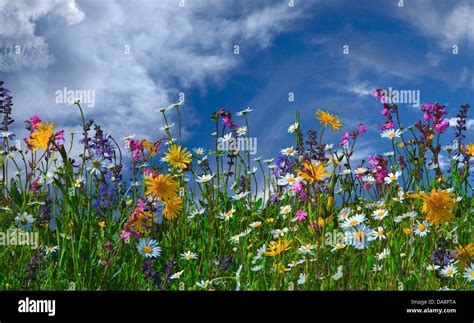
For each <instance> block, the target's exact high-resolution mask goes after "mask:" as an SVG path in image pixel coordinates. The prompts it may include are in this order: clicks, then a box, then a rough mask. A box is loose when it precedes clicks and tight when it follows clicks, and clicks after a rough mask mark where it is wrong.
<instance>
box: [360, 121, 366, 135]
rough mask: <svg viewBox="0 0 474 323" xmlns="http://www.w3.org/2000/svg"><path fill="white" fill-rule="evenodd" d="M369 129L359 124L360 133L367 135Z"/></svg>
mask: <svg viewBox="0 0 474 323" xmlns="http://www.w3.org/2000/svg"><path fill="white" fill-rule="evenodd" d="M366 132H367V127H366V126H365V124H363V123H359V133H366Z"/></svg>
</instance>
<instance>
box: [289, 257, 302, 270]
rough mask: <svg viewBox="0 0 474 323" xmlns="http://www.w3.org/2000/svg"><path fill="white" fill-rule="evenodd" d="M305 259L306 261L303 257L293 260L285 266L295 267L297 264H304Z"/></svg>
mask: <svg viewBox="0 0 474 323" xmlns="http://www.w3.org/2000/svg"><path fill="white" fill-rule="evenodd" d="M305 261H306V260H305V259H300V260H293V261H292V262H290V263H289V264H288V265H287V266H288V267H290V268H293V267H297V266H298V265H301V264H304V263H305Z"/></svg>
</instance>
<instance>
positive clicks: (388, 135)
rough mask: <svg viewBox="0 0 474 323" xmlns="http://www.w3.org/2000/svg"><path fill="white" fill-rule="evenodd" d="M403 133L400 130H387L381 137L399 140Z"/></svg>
mask: <svg viewBox="0 0 474 323" xmlns="http://www.w3.org/2000/svg"><path fill="white" fill-rule="evenodd" d="M402 133H403V131H401V130H400V129H397V130H395V129H387V130H385V131H384V132H382V134H381V135H380V136H381V137H382V138H388V139H393V138H399V137H400V135H401V134H402Z"/></svg>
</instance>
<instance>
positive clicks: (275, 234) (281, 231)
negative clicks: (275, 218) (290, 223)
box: [270, 228, 288, 239]
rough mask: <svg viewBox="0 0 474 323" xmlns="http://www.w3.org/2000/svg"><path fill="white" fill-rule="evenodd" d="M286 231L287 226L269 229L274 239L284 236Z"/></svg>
mask: <svg viewBox="0 0 474 323" xmlns="http://www.w3.org/2000/svg"><path fill="white" fill-rule="evenodd" d="M287 232H288V228H283V229H276V230H272V231H270V233H271V234H273V237H274V238H275V239H276V238H278V237H284V236H285V234H286V233H287Z"/></svg>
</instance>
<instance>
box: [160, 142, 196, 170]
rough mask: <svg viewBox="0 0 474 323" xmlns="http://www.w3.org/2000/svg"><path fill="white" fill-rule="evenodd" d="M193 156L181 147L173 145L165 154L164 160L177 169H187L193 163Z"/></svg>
mask: <svg viewBox="0 0 474 323" xmlns="http://www.w3.org/2000/svg"><path fill="white" fill-rule="evenodd" d="M191 157H192V154H191V153H190V152H189V151H188V150H187V149H186V148H181V146H176V145H173V146H171V147H170V148H169V149H168V152H166V153H165V158H164V160H165V161H166V162H167V163H168V164H170V165H171V166H173V167H175V168H186V167H187V165H188V164H189V163H190V162H191Z"/></svg>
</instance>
